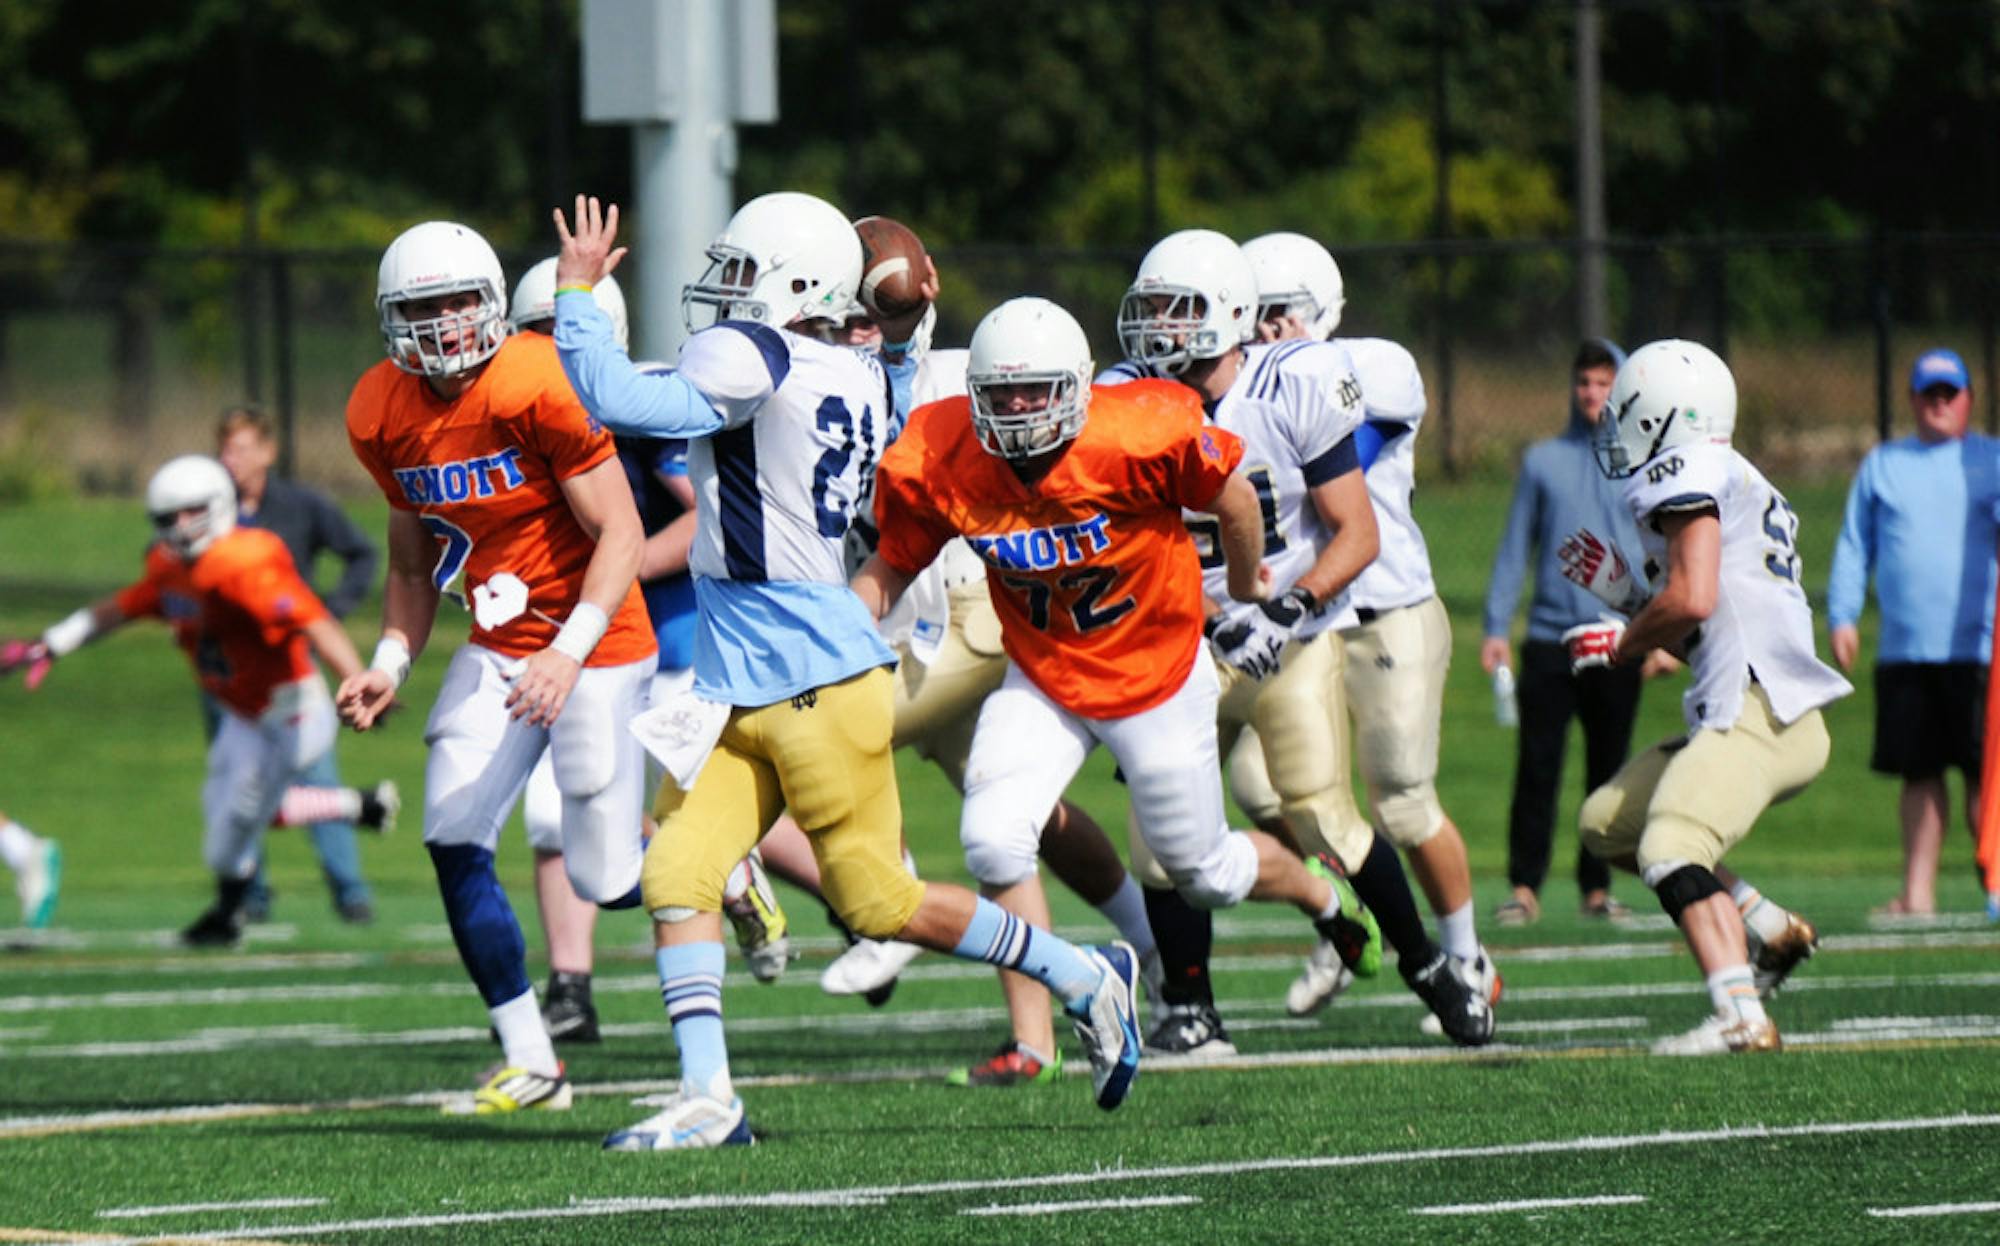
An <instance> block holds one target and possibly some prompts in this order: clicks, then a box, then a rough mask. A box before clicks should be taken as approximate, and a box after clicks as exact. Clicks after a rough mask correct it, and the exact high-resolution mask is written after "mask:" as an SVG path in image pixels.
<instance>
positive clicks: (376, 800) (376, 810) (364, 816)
mask: <svg viewBox="0 0 2000 1246" xmlns="http://www.w3.org/2000/svg"><path fill="white" fill-rule="evenodd" d="M359 791H360V792H361V816H360V817H358V818H356V819H354V825H356V826H358V827H360V828H361V829H362V830H364V831H373V832H375V833H376V834H377V835H387V834H388V833H389V832H390V831H393V830H395V829H396V815H397V814H399V813H401V812H402V811H403V794H402V793H401V792H400V791H398V790H397V789H396V781H395V780H394V779H384V780H382V781H381V782H380V783H377V784H376V785H375V786H374V787H364V788H361V789H359Z"/></svg>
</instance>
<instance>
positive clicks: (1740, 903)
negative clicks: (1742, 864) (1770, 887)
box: [1729, 878, 1791, 939]
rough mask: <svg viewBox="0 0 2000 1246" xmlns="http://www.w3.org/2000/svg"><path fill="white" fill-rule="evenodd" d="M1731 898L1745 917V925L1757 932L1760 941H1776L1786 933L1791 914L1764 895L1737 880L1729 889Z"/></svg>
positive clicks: (1737, 909)
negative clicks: (1786, 925) (1786, 920)
mask: <svg viewBox="0 0 2000 1246" xmlns="http://www.w3.org/2000/svg"><path fill="white" fill-rule="evenodd" d="M1729 898H1730V899H1732V900H1734V901H1736V911H1737V912H1739V913H1741V914H1742V915H1743V924H1744V925H1746V926H1748V927H1750V929H1752V930H1754V931H1756V932H1757V937H1758V938H1760V939H1775V938H1777V937H1779V936H1780V935H1782V934H1784V933H1785V919H1786V918H1788V917H1790V916H1791V914H1790V913H1788V912H1786V911H1785V910H1784V909H1783V908H1781V907H1779V906H1778V905H1776V904H1773V903H1771V902H1770V901H1769V900H1767V899H1765V898H1764V893H1763V892H1761V891H1759V890H1757V889H1756V888H1755V887H1753V886H1751V885H1750V884H1749V883H1746V882H1744V881H1743V880H1742V879H1740V878H1739V879H1737V880H1736V882H1735V883H1734V884H1733V885H1732V886H1731V887H1730V888H1729Z"/></svg>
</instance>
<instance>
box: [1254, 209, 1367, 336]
mask: <svg viewBox="0 0 2000 1246" xmlns="http://www.w3.org/2000/svg"><path fill="white" fill-rule="evenodd" d="M1243 255H1244V257H1245V258H1246V259H1248V260H1249V261H1250V271H1251V272H1253V273H1255V274H1256V276H1257V319H1258V320H1264V319H1266V318H1267V317H1269V316H1272V315H1280V316H1283V315H1291V316H1297V317H1298V318H1299V320H1300V321H1301V322H1302V323H1303V324H1304V325H1305V326H1306V328H1307V329H1308V330H1309V331H1310V332H1311V333H1312V335H1313V336H1314V337H1316V338H1319V339H1321V340H1322V341H1324V340H1325V339H1327V338H1330V337H1332V336H1333V331H1334V330H1335V329H1337V328H1339V327H1340V309H1341V308H1343V307H1345V306H1346V305H1347V296H1346V293H1345V291H1344V289H1343V287H1342V285H1341V281H1340V265H1338V264H1336V263H1334V262H1333V256H1332V255H1331V254H1329V253H1328V251H1327V249H1326V248H1325V247H1323V246H1321V245H1320V244H1319V243H1317V242H1314V241H1313V240H1312V239H1310V238H1308V237H1306V236H1305V235H1304V234H1293V233H1284V232H1280V233H1275V234H1264V235H1262V236H1260V237H1256V238H1252V239H1251V240H1250V241H1248V242H1246V243H1244V244H1243Z"/></svg>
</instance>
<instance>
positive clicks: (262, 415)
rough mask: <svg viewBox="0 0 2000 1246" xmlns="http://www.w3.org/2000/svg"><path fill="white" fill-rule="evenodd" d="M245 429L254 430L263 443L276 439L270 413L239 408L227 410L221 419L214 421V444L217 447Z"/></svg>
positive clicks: (257, 409)
mask: <svg viewBox="0 0 2000 1246" xmlns="http://www.w3.org/2000/svg"><path fill="white" fill-rule="evenodd" d="M246 428H248V429H252V430H254V431H255V432H256V434H257V435H258V436H259V437H261V438H263V439H264V440H265V441H276V440H277V439H278V428H277V425H276V424H274V423H273V422H272V421H271V415H270V412H268V411H266V410H264V408H262V407H256V406H241V407H230V408H228V409H227V410H225V411H224V412H223V413H222V418H221V419H220V420H217V421H216V424H215V440H216V443H217V444H218V445H219V444H221V443H222V442H225V441H228V440H229V439H230V438H231V437H234V436H235V435H236V434H237V433H240V432H242V431H243V430H244V429H246Z"/></svg>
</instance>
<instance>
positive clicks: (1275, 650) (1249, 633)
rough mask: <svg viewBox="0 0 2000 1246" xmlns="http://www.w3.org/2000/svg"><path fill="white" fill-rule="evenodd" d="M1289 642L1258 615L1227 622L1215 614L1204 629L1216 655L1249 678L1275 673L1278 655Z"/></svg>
mask: <svg viewBox="0 0 2000 1246" xmlns="http://www.w3.org/2000/svg"><path fill="white" fill-rule="evenodd" d="M1290 639H1291V634H1290V633H1288V632H1285V631H1283V630H1281V629H1279V628H1276V627H1273V626H1272V625H1271V624H1270V623H1268V622H1266V621H1265V620H1264V618H1263V617H1262V616H1261V615H1255V614H1248V613H1246V614H1245V615H1244V617H1242V618H1240V619H1237V620H1235V621H1234V622H1229V623H1225V622H1223V621H1222V616H1220V615H1218V616H1216V618H1215V620H1214V621H1213V622H1212V623H1211V624H1210V626H1209V628H1208V640H1209V643H1210V644H1211V645H1213V646H1214V647H1215V654H1216V656H1217V657H1219V658H1221V659H1222V660H1223V661H1224V662H1227V663H1228V664H1229V665H1230V666H1233V667H1235V668H1236V669H1237V670H1239V671H1242V672H1243V673H1244V674H1245V675H1248V676H1249V677H1250V678H1252V679H1268V678H1269V677H1271V676H1272V675H1275V674H1277V671H1278V658H1279V655H1280V654H1282V653H1283V652H1284V649H1285V643H1286V642H1287V641H1289V640H1290Z"/></svg>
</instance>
